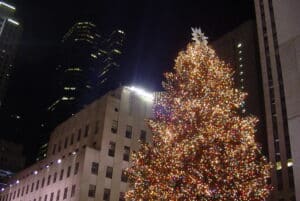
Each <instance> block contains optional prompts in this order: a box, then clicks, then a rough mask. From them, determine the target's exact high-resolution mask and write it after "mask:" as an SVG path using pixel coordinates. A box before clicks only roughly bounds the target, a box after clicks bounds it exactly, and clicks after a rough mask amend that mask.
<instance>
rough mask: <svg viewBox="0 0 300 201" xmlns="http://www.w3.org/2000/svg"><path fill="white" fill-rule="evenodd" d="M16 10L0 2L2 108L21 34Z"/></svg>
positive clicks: (0, 101)
mask: <svg viewBox="0 0 300 201" xmlns="http://www.w3.org/2000/svg"><path fill="white" fill-rule="evenodd" d="M15 11H16V8H15V7H14V6H12V5H10V4H8V3H5V2H3V1H0V107H1V105H2V104H3V101H4V97H5V93H6V90H7V84H8V81H9V78H10V76H11V73H12V69H13V65H14V63H13V61H14V58H15V53H16V48H17V41H18V39H19V37H20V34H21V27H20V24H19V22H17V21H16V20H15V19H14V13H15Z"/></svg>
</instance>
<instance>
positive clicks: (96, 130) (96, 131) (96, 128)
mask: <svg viewBox="0 0 300 201" xmlns="http://www.w3.org/2000/svg"><path fill="white" fill-rule="evenodd" d="M98 130H99V121H96V124H95V134H97V133H98Z"/></svg>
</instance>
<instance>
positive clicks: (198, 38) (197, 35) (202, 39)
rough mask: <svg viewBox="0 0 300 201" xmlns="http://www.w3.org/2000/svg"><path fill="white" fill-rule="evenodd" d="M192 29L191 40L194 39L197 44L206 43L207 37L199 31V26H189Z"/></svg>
mask: <svg viewBox="0 0 300 201" xmlns="http://www.w3.org/2000/svg"><path fill="white" fill-rule="evenodd" d="M191 29H192V36H193V38H192V40H193V41H195V42H196V43H197V44H200V43H203V44H204V45H207V43H208V42H207V39H208V37H206V36H205V35H204V33H203V32H202V31H201V29H200V28H191Z"/></svg>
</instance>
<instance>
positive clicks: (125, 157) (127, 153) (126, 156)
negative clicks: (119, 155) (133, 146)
mask: <svg viewBox="0 0 300 201" xmlns="http://www.w3.org/2000/svg"><path fill="white" fill-rule="evenodd" d="M129 157H130V147H128V146H124V154H123V160H124V161H129Z"/></svg>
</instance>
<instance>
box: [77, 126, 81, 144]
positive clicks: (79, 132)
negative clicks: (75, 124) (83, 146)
mask: <svg viewBox="0 0 300 201" xmlns="http://www.w3.org/2000/svg"><path fill="white" fill-rule="evenodd" d="M80 138H81V128H80V129H79V130H78V135H77V142H79V141H80Z"/></svg>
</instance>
